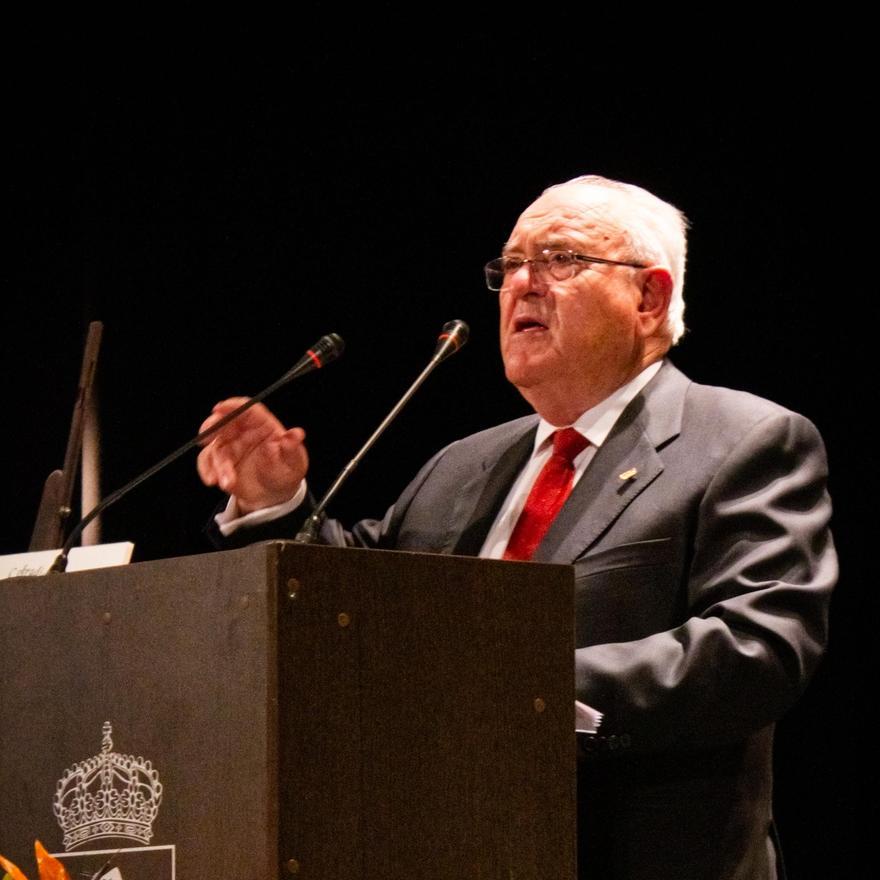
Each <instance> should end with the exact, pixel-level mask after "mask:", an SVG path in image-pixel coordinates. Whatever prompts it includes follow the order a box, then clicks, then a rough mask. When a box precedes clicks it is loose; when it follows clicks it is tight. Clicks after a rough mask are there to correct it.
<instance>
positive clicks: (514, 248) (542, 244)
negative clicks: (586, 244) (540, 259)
mask: <svg viewBox="0 0 880 880" xmlns="http://www.w3.org/2000/svg"><path fill="white" fill-rule="evenodd" d="M576 249H577V245H576V244H575V243H574V242H573V241H571V240H570V239H567V238H561V237H560V238H546V239H543V240H542V241H537V242H535V253H540V252H541V251H545V250H546V251H569V250H576ZM522 250H523V249H522V248H521V247H520V246H519V245H517V244H513V243H512V242H509V241H507V242H505V243H504V247H503V248H501V256H502V257H506V256H508V255H509V254H511V253H522Z"/></svg>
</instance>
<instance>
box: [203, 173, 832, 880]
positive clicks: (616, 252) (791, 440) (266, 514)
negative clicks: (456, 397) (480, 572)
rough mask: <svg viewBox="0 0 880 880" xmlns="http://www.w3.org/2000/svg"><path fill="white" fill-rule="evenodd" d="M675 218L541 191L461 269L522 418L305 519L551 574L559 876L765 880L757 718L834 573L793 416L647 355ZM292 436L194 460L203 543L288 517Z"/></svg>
mask: <svg viewBox="0 0 880 880" xmlns="http://www.w3.org/2000/svg"><path fill="white" fill-rule="evenodd" d="M685 225H686V224H685V220H684V217H683V216H682V215H681V214H680V212H678V211H677V210H676V209H675V208H673V207H672V206H671V205H668V204H666V203H664V202H662V201H661V200H659V199H657V198H656V197H655V196H653V195H651V194H650V193H648V192H646V191H645V190H642V189H640V188H638V187H635V186H631V185H628V184H623V183H618V182H615V181H610V180H606V179H604V178H600V177H595V176H589V177H583V178H578V179H576V180H573V181H569V182H568V183H565V184H561V185H559V186H555V187H551V188H550V189H548V190H547V191H546V192H544V193H543V194H542V195H541V196H540V198H538V200H537V201H536V202H534V203H533V204H532V205H531V206H530V207H528V208H527V209H526V210H525V212H524V213H523V214H522V215H521V216H520V218H519V220H518V222H517V224H516V226H515V228H514V230H513V233H512V234H511V236H510V239H509V241H508V242H507V244H506V245H505V247H504V251H503V254H502V256H501V258H500V259H497V260H493V261H492V262H490V263H489V264H488V265H487V267H486V277H487V282H488V284H489V287H490V288H491V289H493V290H497V291H498V296H499V305H500V315H501V351H502V355H503V359H504V366H505V371H506V375H507V378H508V379H509V381H511V382H512V383H513V384H514V385H515V386H516V387H517V388H518V389H519V390H520V392H521V393H522V395H523V396H524V397H525V399H526V400H527V401H528V402H529V403H530V404H531V406H532V407H533V408H534V410H535V412H536V415H534V416H529V417H527V418H524V419H520V420H517V421H514V422H511V423H509V424H506V425H501V426H499V427H496V428H491V429H489V430H487V431H484V432H482V433H479V434H476V435H474V436H472V437H468V438H466V439H464V440H461V441H458V442H457V443H453V444H452V445H450V446H448V447H447V448H446V449H444V450H442V451H441V452H439V453H438V454H437V455H435V456H434V458H433V459H431V461H430V462H428V464H427V465H425V467H424V468H423V469H422V470H421V472H420V473H419V474H418V475H417V476H416V478H415V479H414V480H413V482H412V483H411V484H410V485H409V486H408V488H407V489H406V490H405V491H404V493H403V495H401V497H400V499H399V500H398V501H397V503H396V504H395V505H394V506H393V507H392V508H391V509H390V510H389V511H388V513H387V514H386V516H385V518H384V520H382V521H364V522H362V523H360V524H358V525H357V526H356V527H355V529H354V530H353V531H351V532H346V531H345V530H343V528H342V527H341V526H340V525H339V524H338V523H335V522H333V521H328V522H327V523H326V524H325V526H324V529H323V531H322V538H323V540H326V541H328V542H333V543H340V544H342V543H355V544H358V545H361V546H378V547H386V548H397V549H405V550H422V551H428V552H438V553H462V554H473V555H483V556H488V557H495V558H502V557H503V558H511V559H534V560H540V561H548V562H561V563H570V564H572V565H573V566H574V568H575V575H576V584H577V587H576V589H577V595H576V608H577V620H576V634H577V642H576V643H577V650H576V653H575V670H576V676H575V678H576V696H577V699H578V700H579V701H580V702H581V703H582V704H584V705H585V706H588V707H592V708H593V709H595V710H597V711H598V712H601V713H603V715H604V719H603V720H602V722H601V726H600V727H599V729H598V732H597V733H595V734H591V735H587V736H582V737H581V743H580V747H581V748H580V751H581V754H580V756H579V759H580V760H579V780H578V781H579V822H580V825H579V847H580V863H581V869H580V870H581V876H582V877H591V878H602V880H610V878H628V880H630V878H646V880H647V878H676V880H697V878H706V880H721V878H743V880H746V878H748V880H763V878H774V877H776V876H777V872H778V857H777V853H776V850H775V847H774V845H773V842H772V841H771V791H772V786H771V748H772V735H773V723H774V721H775V720H776V719H778V718H779V717H780V716H781V715H782V714H783V713H784V712H785V711H786V710H787V709H788V708H789V707H790V706H791V705H792V703H793V702H794V701H795V700H796V699H797V697H798V695H799V694H800V692H801V691H802V689H803V687H804V685H805V683H806V681H807V680H808V678H809V676H810V673H811V671H812V669H813V668H814V666H815V664H816V662H817V660H818V658H819V655H820V653H821V651H822V648H823V644H824V641H825V635H826V609H827V601H828V597H829V593H830V591H831V588H832V586H833V582H834V579H835V576H836V560H835V556H834V550H833V546H832V542H831V538H830V534H829V532H828V520H829V516H830V505H829V500H828V496H827V494H826V491H825V475H826V471H825V459H824V453H823V449H822V443H821V440H820V438H819V437H818V435H817V433H816V431H815V429H814V428H813V426H812V425H811V424H810V423H809V422H808V421H806V420H805V419H803V418H802V417H800V416H798V415H796V414H795V413H792V412H789V411H788V410H785V409H783V408H781V407H779V406H777V405H775V404H773V403H770V402H768V401H765V400H761V399H759V398H756V397H753V396H751V395H748V394H744V393H741V392H736V391H730V390H727V389H722V388H712V387H707V386H701V385H697V384H695V383H692V382H691V381H689V380H688V379H687V378H686V377H685V376H683V375H682V374H681V373H680V372H679V371H678V370H676V369H675V367H673V366H672V365H671V364H670V363H669V362H668V361H666V360H664V357H665V355H666V353H667V351H668V350H669V348H670V347H671V346H672V345H673V344H674V343H675V342H676V341H677V340H678V338H679V337H680V336H681V334H682V332H683V312H684V306H683V300H682V286H683V280H684V262H685ZM238 402H240V401H236V400H231V401H225V402H223V403H221V404H218V406H217V407H216V408H215V411H214V413H213V414H212V416H211V417H210V418H209V419H208V420H207V421H206V423H205V426H207V425H208V424H210V423H211V422H212V421H214V420H216V419H217V418H219V417H220V416H221V415H223V414H224V413H225V412H228V411H229V410H230V409H232V408H233V407H234V406H236V405H237V403H238ZM303 438H304V435H303V432H302V431H301V430H300V429H298V428H294V429H291V430H286V429H285V428H284V427H283V426H282V425H281V424H280V423H279V422H278V421H277V420H276V419H275V418H274V416H272V415H271V414H270V413H269V411H268V410H266V409H265V408H263V407H257V408H254V409H252V410H251V411H250V412H248V413H247V415H246V416H245V417H243V418H242V419H241V420H240V421H238V422H233V423H232V424H231V425H230V426H229V427H227V428H226V429H225V430H224V431H223V432H221V434H220V435H219V436H218V437H217V439H216V440H214V441H213V442H212V443H211V444H210V445H209V446H208V447H206V448H205V449H204V450H203V451H202V453H201V455H200V457H199V472H200V474H201V476H202V479H203V480H204V481H205V482H206V483H207V484H209V485H219V486H220V487H221V488H223V489H224V490H226V491H227V492H229V493H230V495H231V498H230V503H229V505H228V507H227V510H226V511H225V512H224V513H223V514H221V515H220V516H219V517H218V519H217V526H218V528H219V530H220V532H221V533H222V534H224V535H225V536H226V539H227V540H228V541H230V542H233V543H238V542H241V541H242V540H248V541H249V540H257V539H260V538H263V537H268V536H269V535H270V534H272V535H277V533H278V528H279V521H278V518H282V519H281V522H284V519H283V518H284V517H288V518H290V520H291V521H292V522H294V523H296V525H299V523H300V522H301V521H302V519H303V516H304V513H305V508H306V504H305V503H304V499H305V494H306V492H305V485H304V478H305V474H306V470H307V456H306V451H305V448H304V446H303ZM270 520H274V522H270ZM293 528H295V526H294V527H293ZM291 533H292V529H291V530H289V531H288V532H287V534H291Z"/></svg>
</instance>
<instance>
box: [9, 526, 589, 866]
mask: <svg viewBox="0 0 880 880" xmlns="http://www.w3.org/2000/svg"><path fill="white" fill-rule="evenodd" d="M572 602H573V573H572V570H571V568H569V567H568V566H557V565H540V564H535V563H510V562H494V561H488V560H481V559H472V558H463V557H449V556H429V555H422V554H413V553H391V552H380V551H366V550H345V549H339V548H332V547H301V546H297V545H294V544H290V543H283V542H275V543H267V544H259V545H256V546H253V547H250V548H247V549H244V550H237V551H231V552H225V553H214V554H209V555H205V556H195V557H188V558H183V559H168V560H163V561H160V562H151V563H143V564H138V565H132V566H128V567H123V568H112V569H103V570H98V571H92V572H83V573H78V574H77V573H73V574H64V575H50V576H47V577H44V578H18V579H14V580H8V581H0V651H2V655H0V656H2V658H3V659H2V670H0V724H2V733H0V853H3V854H4V855H6V856H7V857H8V858H10V859H12V860H13V861H14V862H16V863H17V864H19V866H20V867H22V868H23V869H24V870H25V873H28V874H30V873H31V871H32V870H33V850H32V847H33V840H34V838H37V837H38V838H40V839H41V840H42V842H43V843H44V844H45V845H46V847H47V848H48V849H49V850H50V851H52V852H55V853H64V852H65V850H68V851H69V856H65V859H69V864H70V866H69V867H68V870H69V871H70V873H71V876H92V874H91V873H87V872H88V871H91V872H92V873H94V872H96V871H98V869H99V868H100V867H101V865H102V864H104V863H105V862H106V857H107V856H106V854H107V852H108V851H111V852H112V851H116V850H119V851H120V852H119V853H118V855H117V856H116V861H114V862H112V864H115V865H118V866H119V867H120V871H121V873H122V876H123V877H124V878H125V880H131V878H135V880H137V878H139V877H149V878H150V880H160V878H164V877H166V876H168V877H174V878H177V880H180V878H183V880H207V878H209V877H214V876H217V877H221V876H222V877H229V878H235V880H251V878H252V880H267V878H284V877H301V878H316V880H317V878H320V880H348V878H358V880H360V878H375V880H398V878H400V880H420V878H425V880H428V878H430V880H446V878H449V880H467V878H480V880H495V878H497V880H511V878H515V880H527V878H529V880H547V878H554V880H557V878H559V880H570V878H574V876H575V741H574V732H573V731H574V705H573V700H574V673H573V660H572V657H573V651H574V638H573V620H574V615H573V607H572ZM107 722H109V725H108V724H106V723H107ZM56 813H57V814H58V815H57V817H56ZM138 817H139V818H138ZM62 825H64V829H62ZM65 840H66V842H65ZM138 859H140V861H138ZM150 859H152V860H153V861H152V862H150V861H149V860H150ZM147 864H152V865H154V867H153V868H149V867H144V866H145V865H147ZM169 866H170V867H169ZM98 876H102V875H101V874H99V875H98Z"/></svg>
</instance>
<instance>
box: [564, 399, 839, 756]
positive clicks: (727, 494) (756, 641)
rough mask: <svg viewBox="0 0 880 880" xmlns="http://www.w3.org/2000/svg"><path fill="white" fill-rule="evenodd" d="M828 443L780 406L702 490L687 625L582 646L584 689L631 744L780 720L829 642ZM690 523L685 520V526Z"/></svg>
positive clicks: (716, 734)
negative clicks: (622, 639) (634, 637)
mask: <svg viewBox="0 0 880 880" xmlns="http://www.w3.org/2000/svg"><path fill="white" fill-rule="evenodd" d="M825 479H826V464H825V455H824V450H823V447H822V442H821V439H820V438H819V436H818V433H817V432H816V430H815V428H814V427H813V426H812V425H811V424H810V423H809V422H808V421H807V420H805V419H803V418H802V417H800V416H797V415H795V414H794V413H790V412H787V411H784V410H777V411H775V412H774V413H773V414H771V415H770V416H767V417H766V418H763V419H761V420H760V421H758V422H757V424H755V425H753V426H752V427H751V429H750V430H748V432H747V433H746V434H745V435H744V436H743V438H742V439H741V440H739V441H738V442H736V443H735V444H734V445H733V447H732V449H730V450H729V451H728V452H727V454H726V456H725V457H724V458H723V460H722V461H721V463H720V466H718V467H717V468H715V470H714V473H713V475H712V476H711V478H710V479H708V480H707V482H706V485H705V488H704V490H703V491H702V492H701V494H700V496H699V497H698V498H697V500H696V502H695V504H696V510H695V515H694V516H692V517H691V520H692V522H693V525H692V531H693V537H692V540H690V539H689V540H688V541H687V545H688V547H689V553H688V555H687V556H686V558H685V559H686V561H685V564H683V566H682V572H681V578H682V583H681V587H680V589H679V591H678V592H679V596H680V601H681V602H682V604H683V606H684V607H683V609H682V613H681V620H682V622H681V623H680V624H679V625H677V626H674V627H672V628H670V629H667V630H664V631H662V632H657V633H654V634H651V635H647V636H645V637H644V638H639V639H635V640H632V641H619V642H609V643H603V644H591V645H589V646H587V647H582V648H580V649H578V650H577V652H576V691H577V695H578V698H579V699H581V700H583V701H584V702H586V703H588V704H589V705H592V706H595V707H597V708H599V709H601V710H602V711H604V712H605V715H606V721H605V723H604V725H603V729H602V733H603V735H604V736H605V737H609V736H610V737H615V738H617V739H618V740H619V741H622V742H623V743H625V744H626V746H628V747H629V748H631V749H632V750H633V751H654V750H660V749H669V748H676V747H690V746H705V745H712V744H722V743H725V742H733V741H735V740H738V739H742V738H743V736H746V735H748V734H750V733H752V732H754V731H756V730H758V729H759V728H761V727H763V726H765V725H766V724H768V723H770V722H772V721H774V720H776V719H778V718H779V717H780V716H781V715H782V714H783V713H784V712H785V711H786V710H787V709H788V708H789V707H790V706H791V705H792V704H793V703H794V701H795V700H796V698H797V697H798V695H799V694H800V693H801V691H802V690H803V688H804V686H805V684H806V682H807V680H808V678H809V675H810V673H811V672H812V670H813V668H814V667H815V665H816V663H817V661H818V658H819V656H820V654H821V652H822V649H823V646H824V644H825V638H826V631H827V601H828V597H829V594H830V591H831V588H832V586H833V584H834V581H835V577H836V571H837V568H836V557H835V554H834V549H833V546H832V541H831V536H830V533H829V531H828V521H829V518H830V502H829V498H828V495H827V492H826V489H825ZM683 527H684V526H683Z"/></svg>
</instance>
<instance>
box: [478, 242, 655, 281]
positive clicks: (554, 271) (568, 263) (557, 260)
mask: <svg viewBox="0 0 880 880" xmlns="http://www.w3.org/2000/svg"><path fill="white" fill-rule="evenodd" d="M526 263H531V264H532V269H533V271H534V272H535V274H536V275H537V277H538V279H539V280H540V281H547V280H548V279H552V280H553V281H568V279H569V278H573V277H574V275H575V272H576V271H577V269H578V263H605V264H607V265H609V266H630V267H632V268H633V269H645V268H646V267H647V264H646V263H627V262H623V261H621V260H606V259H604V258H603V257H588V256H586V254H576V253H574V251H563V250H552V249H551V248H545V249H544V250H542V251H541V255H540V256H539V257H531V258H530V259H524V258H523V257H498V258H497V259H495V260H490V261H489V262H488V263H486V266H485V268H484V270H483V271H484V272H485V273H486V286H487V287H488V288H489V290H501V288H502V287H504V283H505V281H506V280H507V278H508V276H510V275H512V274H513V273H514V272H517V271H518V270H519V269H521V268H522V267H523V266H524V265H525V264H526Z"/></svg>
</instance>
